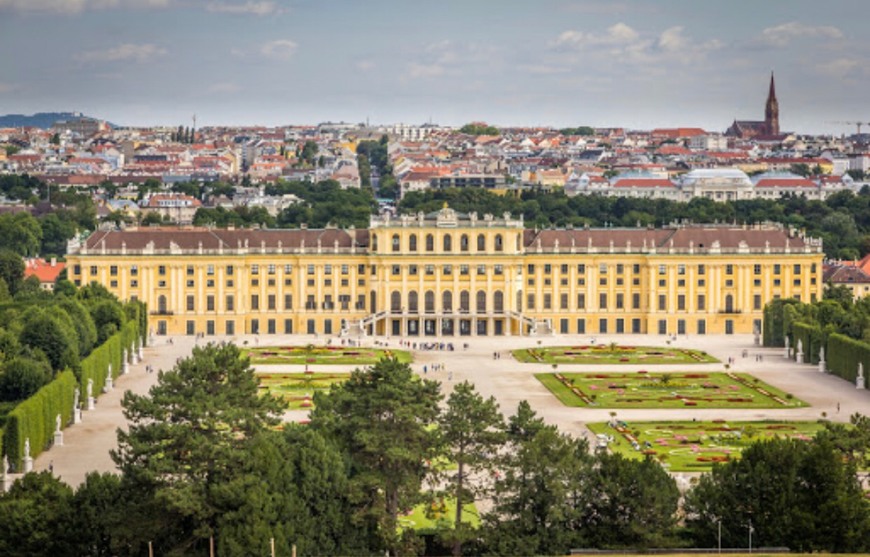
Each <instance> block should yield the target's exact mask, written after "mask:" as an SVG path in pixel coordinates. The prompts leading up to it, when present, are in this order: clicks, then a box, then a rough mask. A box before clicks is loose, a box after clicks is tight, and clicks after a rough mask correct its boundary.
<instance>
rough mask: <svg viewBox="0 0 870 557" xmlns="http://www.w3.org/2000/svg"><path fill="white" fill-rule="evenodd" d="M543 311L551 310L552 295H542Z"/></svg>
mask: <svg viewBox="0 0 870 557" xmlns="http://www.w3.org/2000/svg"><path fill="white" fill-rule="evenodd" d="M544 309H553V295H552V294H549V293H547V294H544Z"/></svg>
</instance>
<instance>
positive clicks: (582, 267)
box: [577, 263, 586, 275]
mask: <svg viewBox="0 0 870 557" xmlns="http://www.w3.org/2000/svg"><path fill="white" fill-rule="evenodd" d="M585 272H586V265H584V264H582V263H581V264H579V265H577V274H579V275H582V274H584V273H585Z"/></svg>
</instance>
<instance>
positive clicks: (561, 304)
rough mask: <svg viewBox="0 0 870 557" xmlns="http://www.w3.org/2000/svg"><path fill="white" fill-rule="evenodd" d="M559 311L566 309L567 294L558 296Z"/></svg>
mask: <svg viewBox="0 0 870 557" xmlns="http://www.w3.org/2000/svg"><path fill="white" fill-rule="evenodd" d="M559 309H568V294H566V293H564V292H563V293H562V294H559Z"/></svg>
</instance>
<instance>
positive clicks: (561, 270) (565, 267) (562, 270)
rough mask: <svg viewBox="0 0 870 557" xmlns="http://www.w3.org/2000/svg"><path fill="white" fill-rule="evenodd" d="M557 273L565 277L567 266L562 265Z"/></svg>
mask: <svg viewBox="0 0 870 557" xmlns="http://www.w3.org/2000/svg"><path fill="white" fill-rule="evenodd" d="M559 271H560V272H561V273H562V274H563V275H567V274H568V265H565V264H563V265H562V266H561V267H559Z"/></svg>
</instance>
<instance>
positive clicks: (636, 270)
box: [631, 263, 640, 275]
mask: <svg viewBox="0 0 870 557" xmlns="http://www.w3.org/2000/svg"><path fill="white" fill-rule="evenodd" d="M631 272H632V273H634V274H636V275H639V274H640V264H638V263H635V264H634V265H632V266H631Z"/></svg>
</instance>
